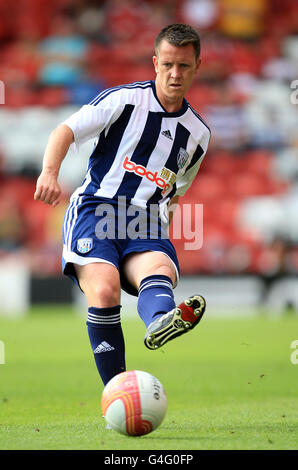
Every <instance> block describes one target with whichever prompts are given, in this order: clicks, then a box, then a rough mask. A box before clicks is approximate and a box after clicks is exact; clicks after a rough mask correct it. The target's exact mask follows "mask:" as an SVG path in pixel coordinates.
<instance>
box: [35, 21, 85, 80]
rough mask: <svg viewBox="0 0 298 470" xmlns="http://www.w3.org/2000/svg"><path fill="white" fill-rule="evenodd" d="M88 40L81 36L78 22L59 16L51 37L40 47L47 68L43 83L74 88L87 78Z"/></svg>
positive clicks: (53, 24)
mask: <svg viewBox="0 0 298 470" xmlns="http://www.w3.org/2000/svg"><path fill="white" fill-rule="evenodd" d="M88 46H89V43H88V40H87V39H86V38H85V37H84V36H82V35H80V34H78V28H77V24H76V21H75V20H74V19H72V18H68V17H66V16H61V15H59V16H56V17H55V19H54V20H53V22H52V28H51V34H50V36H49V37H47V38H45V39H43V40H42V41H41V43H40V47H39V50H40V54H41V56H42V59H43V65H42V67H41V69H40V73H39V80H40V82H41V83H42V84H44V85H50V86H52V85H65V86H69V85H73V84H74V83H77V82H78V81H79V80H80V79H82V77H83V76H84V63H85V55H86V53H87V50H88Z"/></svg>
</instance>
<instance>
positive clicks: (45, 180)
mask: <svg viewBox="0 0 298 470" xmlns="http://www.w3.org/2000/svg"><path fill="white" fill-rule="evenodd" d="M60 199H61V188H60V186H59V184H58V181H57V176H56V175H54V174H53V173H51V172H50V171H46V170H43V171H42V172H41V174H40V176H39V178H38V180H37V183H36V191H35V193H34V200H35V201H42V202H44V203H45V204H50V205H51V206H53V207H56V206H57V205H58V204H59V202H60Z"/></svg>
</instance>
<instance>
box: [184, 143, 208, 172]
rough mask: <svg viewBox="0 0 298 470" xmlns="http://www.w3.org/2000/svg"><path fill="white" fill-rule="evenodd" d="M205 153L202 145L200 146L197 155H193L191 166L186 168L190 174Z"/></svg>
mask: <svg viewBox="0 0 298 470" xmlns="http://www.w3.org/2000/svg"><path fill="white" fill-rule="evenodd" d="M203 153H204V150H203V149H202V147H201V146H200V145H198V146H197V148H196V151H195V153H194V154H193V157H192V159H191V162H190V164H189V165H188V166H187V168H186V172H188V171H189V170H190V169H191V168H192V167H193V166H194V165H195V164H196V163H197V161H198V160H199V159H200V158H201V156H202V155H203Z"/></svg>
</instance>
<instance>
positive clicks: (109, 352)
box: [34, 24, 210, 384]
mask: <svg viewBox="0 0 298 470" xmlns="http://www.w3.org/2000/svg"><path fill="white" fill-rule="evenodd" d="M132 53H133V51H132ZM200 63H201V59H200V38H199V36H198V34H197V32H196V31H195V30H194V29H193V28H192V27H190V26H188V25H184V24H173V25H169V26H167V27H165V28H164V29H162V31H161V32H160V33H159V35H158V36H157V38H156V40H155V55H154V56H153V64H154V68H155V72H156V79H155V81H151V80H150V81H145V82H135V83H132V84H127V85H122V86H117V87H114V88H110V89H107V90H105V91H103V92H102V93H100V94H99V95H98V96H97V97H96V98H94V100H93V101H91V102H90V103H89V104H87V105H84V106H82V108H81V109H80V110H79V111H78V112H76V113H74V114H73V115H72V116H70V117H69V118H68V119H67V120H66V121H64V122H63V123H62V124H60V125H59V126H58V127H57V128H56V129H55V130H54V131H53V132H52V133H51V135H50V138H49V141H48V145H47V147H46V150H45V155H44V159H43V168H42V172H41V174H40V176H39V178H38V180H37V185H36V192H35V195H34V198H35V199H36V200H40V201H43V202H44V203H47V204H51V205H52V206H53V207H56V206H57V204H58V203H59V200H60V194H61V190H60V186H59V183H58V180H57V179H58V173H59V169H60V165H61V163H62V161H63V159H64V157H65V156H66V153H67V151H68V149H69V148H70V147H72V148H73V150H74V151H78V148H79V146H80V144H82V143H83V142H85V141H87V140H89V139H96V140H95V145H94V150H93V152H92V154H91V156H90V159H89V166H88V170H87V173H86V176H85V179H84V181H83V183H82V185H81V186H80V187H79V188H77V189H76V190H75V192H74V193H73V194H72V196H71V199H70V204H69V206H68V209H67V211H66V213H65V218H64V224H63V272H64V274H65V275H67V276H69V277H70V278H71V279H73V280H74V281H75V282H76V283H77V284H78V286H79V287H80V289H81V290H82V291H83V292H84V294H85V296H86V298H87V302H88V316H87V327H88V333H89V338H90V342H91V346H92V350H93V353H94V358H95V362H96V365H97V368H98V371H99V374H100V376H101V379H102V381H103V383H104V384H106V383H107V382H108V381H109V380H110V379H111V378H112V377H113V376H114V375H116V374H118V373H120V372H122V371H124V370H125V344H124V338H123V333H122V328H121V321H120V309H121V305H120V302H121V300H120V294H121V288H122V289H124V290H125V291H127V292H128V293H130V294H132V295H135V296H137V297H138V304H137V310H138V313H139V315H140V317H141V319H142V320H143V321H144V323H145V325H146V328H147V331H146V334H145V340H144V342H145V345H146V347H147V348H149V349H152V350H154V349H157V348H159V347H160V346H162V345H164V344H165V343H166V342H167V341H169V340H172V339H174V338H175V337H177V336H179V335H181V334H183V333H186V332H187V331H189V330H191V329H192V328H194V327H195V326H196V325H197V324H198V323H199V321H200V319H201V318H202V315H203V313H204V311H205V300H204V298H203V297H202V296H200V295H193V296H192V297H190V298H188V299H186V300H184V302H182V303H181V304H180V305H178V306H176V303H175V301H174V295H173V288H174V287H175V286H176V285H177V282H178V280H179V264H178V260H177V256H176V252H175V249H174V247H173V245H172V244H171V242H170V240H169V239H168V236H167V235H166V233H167V227H168V224H169V222H170V219H171V217H170V204H177V202H178V198H179V196H183V195H184V194H185V192H186V190H187V189H188V188H189V186H190V185H191V183H192V181H193V180H194V178H195V176H196V174H197V171H198V169H199V167H200V164H201V162H202V159H203V158H204V155H205V153H206V150H207V147H208V143H209V139H210V130H209V128H208V127H207V125H206V124H205V123H204V122H203V120H202V119H201V117H200V116H199V115H198V113H197V112H196V111H195V110H194V109H193V108H192V107H191V105H190V104H189V103H188V102H187V100H186V99H185V94H186V92H187V90H188V89H189V87H190V85H191V83H192V81H193V79H194V77H195V75H196V73H197V71H198V69H199V66H200ZM119 75H120V76H121V70H120V71H119ZM136 214H138V216H136Z"/></svg>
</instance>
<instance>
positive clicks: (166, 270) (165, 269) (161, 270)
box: [141, 263, 176, 283]
mask: <svg viewBox="0 0 298 470" xmlns="http://www.w3.org/2000/svg"><path fill="white" fill-rule="evenodd" d="M154 274H157V275H163V276H168V277H169V278H170V279H171V280H172V282H173V283H174V282H175V280H176V272H175V270H174V268H173V267H172V266H169V265H167V264H164V263H155V264H153V265H151V266H148V269H146V270H145V272H144V273H143V276H142V277H143V278H144V277H147V276H152V275H154ZM141 280H142V279H141Z"/></svg>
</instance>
